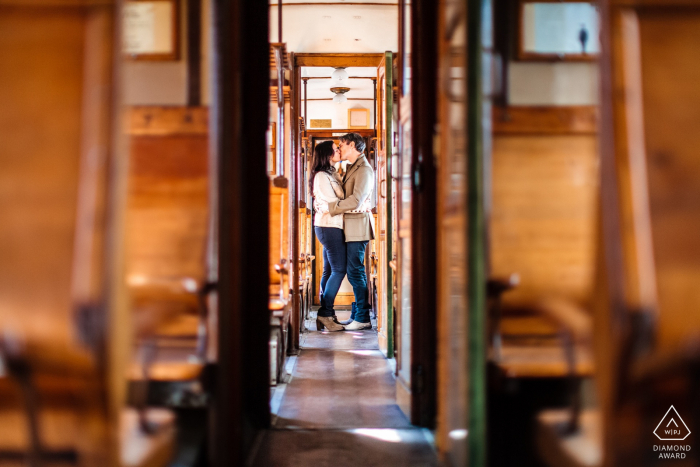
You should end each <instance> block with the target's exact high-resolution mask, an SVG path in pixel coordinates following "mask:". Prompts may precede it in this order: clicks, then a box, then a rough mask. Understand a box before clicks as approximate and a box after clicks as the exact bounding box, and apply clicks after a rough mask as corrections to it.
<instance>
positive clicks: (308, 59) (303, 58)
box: [294, 4, 384, 67]
mask: <svg viewBox="0 0 700 467" xmlns="http://www.w3.org/2000/svg"><path fill="white" fill-rule="evenodd" d="M343 5H345V4H343ZM382 57H384V55H383V54H316V53H309V54H296V55H295V56H294V62H295V66H324V67H351V66H352V67H370V66H371V67H376V66H379V63H380V62H381V61H382Z"/></svg>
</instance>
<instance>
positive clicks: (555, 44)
mask: <svg viewBox="0 0 700 467" xmlns="http://www.w3.org/2000/svg"><path fill="white" fill-rule="evenodd" d="M519 16H520V37H519V41H518V43H519V47H518V49H519V50H518V58H520V59H523V60H593V59H595V58H596V56H597V54H598V53H599V51H600V40H599V13H598V9H597V7H596V6H595V5H594V4H593V3H590V2H561V3H551V2H528V1H524V2H521V3H520V11H519Z"/></svg>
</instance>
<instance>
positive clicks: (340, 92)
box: [331, 88, 350, 104]
mask: <svg viewBox="0 0 700 467" xmlns="http://www.w3.org/2000/svg"><path fill="white" fill-rule="evenodd" d="M349 90H350V88H331V92H332V93H333V94H335V96H333V102H335V103H336V104H341V103H343V102H345V101H347V100H348V98H347V96H346V95H345V93H346V92H348V91H349Z"/></svg>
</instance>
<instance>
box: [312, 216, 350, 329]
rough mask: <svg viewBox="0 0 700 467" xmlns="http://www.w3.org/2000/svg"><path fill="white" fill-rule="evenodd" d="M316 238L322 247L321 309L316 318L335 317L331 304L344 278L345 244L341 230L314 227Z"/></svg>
mask: <svg viewBox="0 0 700 467" xmlns="http://www.w3.org/2000/svg"><path fill="white" fill-rule="evenodd" d="M314 231H315V232H316V238H318V241H319V242H321V245H323V276H321V308H319V309H318V316H325V317H330V316H335V310H333V303H334V302H335V296H336V295H338V289H340V284H341V283H342V282H343V277H345V269H346V268H345V264H346V247H345V245H346V243H345V234H344V233H343V229H336V228H335V227H315V228H314Z"/></svg>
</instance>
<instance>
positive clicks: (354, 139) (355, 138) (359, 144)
mask: <svg viewBox="0 0 700 467" xmlns="http://www.w3.org/2000/svg"><path fill="white" fill-rule="evenodd" d="M340 141H343V142H345V143H347V144H350V143H355V149H357V152H359V153H360V154H362V153H364V152H365V139H364V138H363V137H362V136H360V134H359V133H348V134H346V135H343V136H341V137H340Z"/></svg>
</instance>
